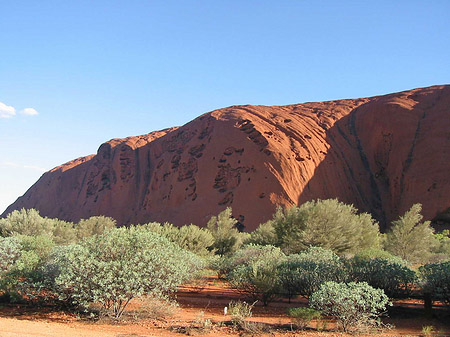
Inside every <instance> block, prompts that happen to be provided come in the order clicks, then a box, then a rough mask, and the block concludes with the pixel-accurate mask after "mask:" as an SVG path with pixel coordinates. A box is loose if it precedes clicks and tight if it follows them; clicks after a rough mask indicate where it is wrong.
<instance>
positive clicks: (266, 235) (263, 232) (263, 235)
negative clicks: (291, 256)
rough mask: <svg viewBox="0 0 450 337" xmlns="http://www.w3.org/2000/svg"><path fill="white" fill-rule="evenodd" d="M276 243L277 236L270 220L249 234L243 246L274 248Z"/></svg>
mask: <svg viewBox="0 0 450 337" xmlns="http://www.w3.org/2000/svg"><path fill="white" fill-rule="evenodd" d="M277 243H278V240H277V235H276V233H275V228H274V227H273V223H272V221H271V220H269V221H267V222H265V223H263V224H261V225H259V226H258V228H256V229H255V230H254V231H253V232H251V233H250V236H249V237H248V238H247V239H246V240H245V244H255V245H271V246H276V245H277Z"/></svg>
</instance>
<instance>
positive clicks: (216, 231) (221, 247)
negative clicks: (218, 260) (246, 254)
mask: <svg viewBox="0 0 450 337" xmlns="http://www.w3.org/2000/svg"><path fill="white" fill-rule="evenodd" d="M236 223H237V221H236V219H234V218H233V216H232V210H231V208H230V207H228V208H226V209H225V210H224V211H222V212H220V213H219V215H218V216H213V217H211V219H210V220H209V221H208V224H207V226H206V227H207V228H208V230H209V231H210V232H211V234H212V236H213V237H214V243H213V244H212V245H211V249H212V250H213V251H214V252H215V253H216V254H218V255H227V254H232V253H234V252H235V251H236V250H237V249H238V248H239V247H240V246H241V245H242V242H243V237H244V235H242V233H239V231H238V230H237V228H236V226H235V225H236Z"/></svg>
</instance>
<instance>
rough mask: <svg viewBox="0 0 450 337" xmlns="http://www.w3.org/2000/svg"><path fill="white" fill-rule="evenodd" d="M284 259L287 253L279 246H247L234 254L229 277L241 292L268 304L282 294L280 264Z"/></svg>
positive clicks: (231, 283)
mask: <svg viewBox="0 0 450 337" xmlns="http://www.w3.org/2000/svg"><path fill="white" fill-rule="evenodd" d="M284 259H285V255H284V254H283V252H282V251H281V250H280V249H279V248H277V247H273V246H258V245H248V246H245V247H244V248H243V249H241V250H240V251H238V252H236V254H235V256H233V258H232V266H233V267H232V269H231V272H230V273H229V274H228V275H227V279H228V281H229V282H230V285H231V286H232V287H233V288H235V289H237V290H238V291H239V292H241V293H243V294H246V295H248V296H250V297H251V298H253V299H254V300H261V301H262V302H263V304H264V305H267V304H268V303H269V302H270V301H272V300H273V299H274V298H275V297H277V296H278V295H279V294H280V291H281V290H280V287H281V283H280V279H279V277H278V265H279V264H280V263H281V262H283V260H284Z"/></svg>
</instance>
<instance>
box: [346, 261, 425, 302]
mask: <svg viewBox="0 0 450 337" xmlns="http://www.w3.org/2000/svg"><path fill="white" fill-rule="evenodd" d="M348 269H349V273H350V278H351V279H352V280H353V281H355V282H363V281H364V282H367V283H368V284H369V285H371V286H372V287H374V288H379V289H383V290H384V292H385V293H386V295H388V296H389V297H391V298H402V297H408V296H410V295H411V293H412V289H413V287H414V285H415V282H416V281H417V276H416V273H415V271H414V270H412V269H410V268H409V267H408V266H407V262H406V261H403V260H401V259H400V258H393V259H383V258H374V259H365V258H361V257H355V258H353V259H351V260H350V261H349V263H348Z"/></svg>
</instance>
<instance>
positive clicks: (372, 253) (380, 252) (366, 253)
mask: <svg viewBox="0 0 450 337" xmlns="http://www.w3.org/2000/svg"><path fill="white" fill-rule="evenodd" d="M354 257H356V258H358V259H365V260H370V259H385V260H390V261H394V260H396V261H398V262H399V263H400V264H407V262H406V261H405V260H403V259H402V258H401V257H398V256H395V255H393V254H391V253H389V252H388V251H387V250H384V249H381V248H369V249H364V250H361V251H359V252H357V253H356V254H355V255H354Z"/></svg>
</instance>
